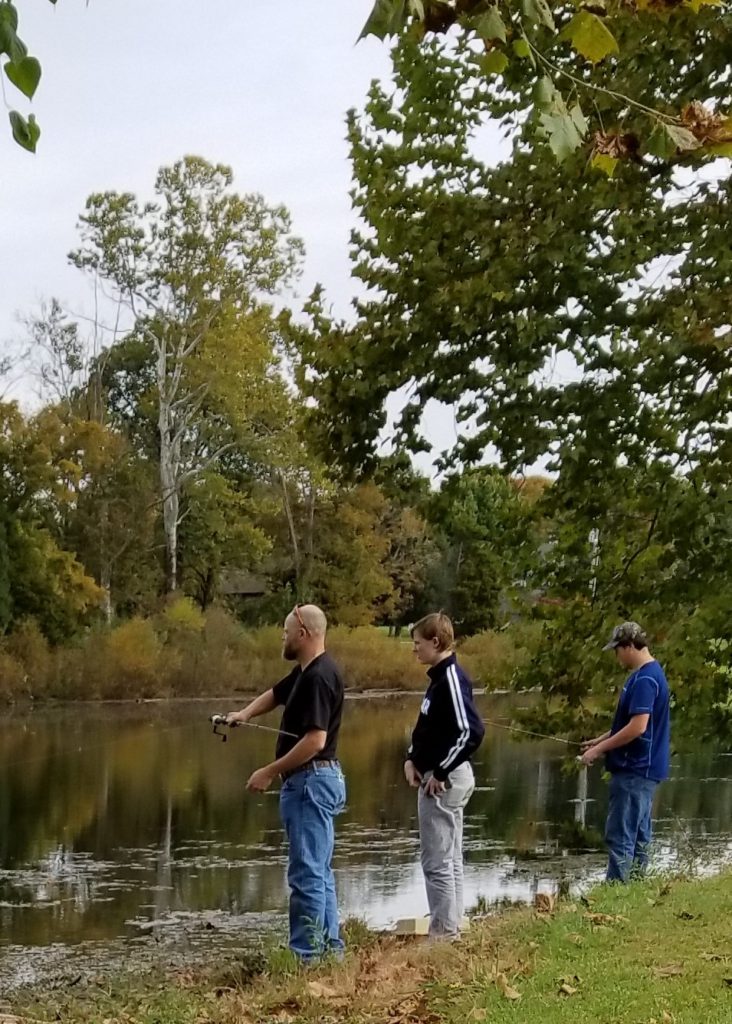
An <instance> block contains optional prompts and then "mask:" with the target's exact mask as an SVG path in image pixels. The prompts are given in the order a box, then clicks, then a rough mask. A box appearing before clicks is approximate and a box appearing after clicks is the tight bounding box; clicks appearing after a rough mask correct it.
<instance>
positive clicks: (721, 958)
mask: <svg viewBox="0 0 732 1024" xmlns="http://www.w3.org/2000/svg"><path fill="white" fill-rule="evenodd" d="M699 959H700V960H709V961H710V962H711V963H714V964H719V963H724V964H726V963H727V962H728V961H729V957H728V956H726V955H725V954H724V953H700V954H699Z"/></svg>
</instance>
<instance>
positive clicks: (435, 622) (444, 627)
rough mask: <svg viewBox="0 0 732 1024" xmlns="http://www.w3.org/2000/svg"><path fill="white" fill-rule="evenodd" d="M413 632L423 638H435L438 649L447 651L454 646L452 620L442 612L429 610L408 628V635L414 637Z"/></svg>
mask: <svg viewBox="0 0 732 1024" xmlns="http://www.w3.org/2000/svg"><path fill="white" fill-rule="evenodd" d="M415 634H418V635H419V636H421V637H422V639H423V640H437V642H438V645H439V650H441V651H449V650H450V648H451V647H454V646H455V630H454V629H453V626H452V620H451V619H450V618H449V617H448V616H447V615H445V613H444V612H430V614H429V615H425V616H424V617H423V618H421V619H420V620H419V622H415V623H414V625H413V626H412V628H411V629H410V630H409V635H410V636H411V637H412V639H414V636H415Z"/></svg>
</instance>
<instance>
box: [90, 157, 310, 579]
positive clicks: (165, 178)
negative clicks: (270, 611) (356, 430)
mask: <svg viewBox="0 0 732 1024" xmlns="http://www.w3.org/2000/svg"><path fill="white" fill-rule="evenodd" d="M232 181H233V175H232V172H231V170H230V168H228V167H225V166H222V165H214V164H210V163H208V162H207V161H205V160H203V159H201V158H199V157H186V158H184V159H183V160H181V161H179V162H178V163H176V164H174V165H173V166H172V167H164V168H162V169H161V171H160V172H159V174H158V176H157V179H156V183H155V195H156V198H155V200H154V201H152V202H144V203H141V202H139V201H138V200H137V198H136V197H135V196H133V195H132V194H130V193H117V192H106V193H98V194H95V195H92V196H90V198H89V199H88V200H87V204H86V211H85V213H84V214H83V215H82V217H81V219H80V230H81V237H82V244H81V247H80V248H79V249H77V250H76V251H75V252H73V253H72V254H71V256H70V259H71V261H72V263H74V264H75V265H76V266H77V267H80V268H82V269H84V270H86V271H88V272H90V273H92V274H95V275H97V276H98V277H99V278H100V279H101V280H102V281H103V282H105V283H106V284H107V285H108V286H109V287H111V289H112V290H113V291H114V295H115V299H116V300H117V301H118V302H119V303H122V304H123V305H124V306H125V307H126V308H127V310H128V313H129V315H130V317H131V334H132V335H133V336H134V337H135V338H136V339H137V341H138V344H139V345H141V346H142V347H143V348H144V347H145V346H147V347H148V349H149V350H151V351H152V353H153V355H154V388H155V396H154V405H155V410H156V418H157V424H156V426H157V443H158V448H159V473H160V501H161V505H162V511H163V525H164V531H165V543H166V554H167V587H168V590H169V591H173V590H175V589H176V588H177V586H178V525H179V522H180V514H181V511H180V503H181V494H182V491H183V488H184V487H185V485H186V484H187V483H189V482H190V481H191V480H193V479H194V478H195V477H196V476H197V475H198V474H200V473H202V472H204V471H205V470H207V469H209V468H211V467H212V466H213V465H214V464H215V463H216V462H217V461H218V459H219V458H220V457H221V455H222V454H223V453H224V452H225V451H226V450H228V448H230V447H231V445H232V444H233V443H234V438H227V439H224V440H222V441H221V442H220V443H218V441H217V437H216V431H210V430H209V427H210V425H211V423H212V422H213V421H215V420H218V422H221V419H222V417H224V418H225V417H226V410H227V409H228V410H229V411H231V410H232V409H239V411H240V412H241V408H242V405H244V406H245V407H247V408H249V407H251V406H252V404H253V405H254V406H255V408H253V409H252V408H249V411H250V413H251V415H250V419H256V418H257V414H258V412H259V411H260V410H261V411H262V412H263V414H264V413H265V412H266V411H267V408H268V407H269V405H270V402H271V396H269V395H267V396H265V395H263V394H262V393H261V391H257V383H258V382H259V381H260V380H261V379H262V374H261V373H260V372H259V370H260V366H261V364H262V360H264V362H265V363H269V364H272V363H273V357H272V353H271V349H272V338H273V335H274V318H273V316H272V312H271V309H270V307H269V305H268V304H267V303H266V302H265V301H264V297H266V296H270V295H274V294H275V293H277V292H278V291H280V289H281V288H283V287H284V286H285V285H286V284H287V283H288V282H289V281H290V280H291V279H292V277H293V275H295V274H296V273H297V271H298V267H299V261H300V257H301V254H302V243H301V242H300V241H299V239H297V238H295V237H294V236H293V235H292V234H291V232H290V220H289V215H288V213H287V211H286V210H285V209H284V208H283V207H271V206H269V205H267V203H266V202H265V200H264V199H263V197H262V196H260V195H244V196H242V195H239V194H238V193H236V192H235V191H233V189H232V187H231V186H232ZM272 371H273V367H272V366H271V365H270V367H269V368H268V370H267V373H266V374H265V377H266V378H267V379H270V378H271V376H272Z"/></svg>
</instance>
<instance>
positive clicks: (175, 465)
mask: <svg viewBox="0 0 732 1024" xmlns="http://www.w3.org/2000/svg"><path fill="white" fill-rule="evenodd" d="M157 375H158V433H159V435H160V492H161V499H162V503H163V530H164V532H165V556H166V557H165V572H166V587H167V591H168V593H169V594H172V593H174V592H175V591H176V590H177V589H178V518H179V511H180V499H179V494H178V484H179V481H178V474H179V469H180V466H179V460H178V459H177V458H176V448H178V449H179V445H180V443H179V442H178V443H177V444H176V441H175V437H174V428H175V423H174V416H173V408H172V400H171V398H170V395H169V393H168V392H169V388H168V380H167V350H166V344H165V339H162V340H161V341H160V343H159V345H158V365H157Z"/></svg>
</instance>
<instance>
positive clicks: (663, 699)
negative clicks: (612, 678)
mask: <svg viewBox="0 0 732 1024" xmlns="http://www.w3.org/2000/svg"><path fill="white" fill-rule="evenodd" d="M669 704H670V694H669V689H668V683H667V682H666V676H665V675H664V672H663V669H662V668H661V666H660V665H659V664H658V662H657V661H655V660H654V661H649V662H648V664H647V665H642V666H641V668H639V669H636V671H635V672H633V673H632V675H630V676H629V677H628V680H627V682H626V684H625V686H624V687H623V692H622V693H621V694H620V699H619V701H618V706H617V709H616V711H615V718H614V719H613V724H612V728H611V729H610V735H611V736H614V735H615V733H616V732H620V730H621V729H622V728H624V727H625V726H626V725H627V724H628V722H629V721H630V720H631V718H633V717H634V716H635V715H649V719H648V725H647V726H646V731H645V732H644V733H643V734H642V735H641V736H638V737H637V739H634V740H633V741H632V742H631V743H628V744H626V745H625V746H624V747H616V748H615V750H609V751H608V753H607V755H606V764H607V769H608V771H610V772H631V773H632V774H634V775H641V776H642V777H643V778H645V779H655V780H656V781H657V782H661V781H662V780H663V779H665V778H667V777H668V771H669V761H670V758H671V715H670V709H669Z"/></svg>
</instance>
